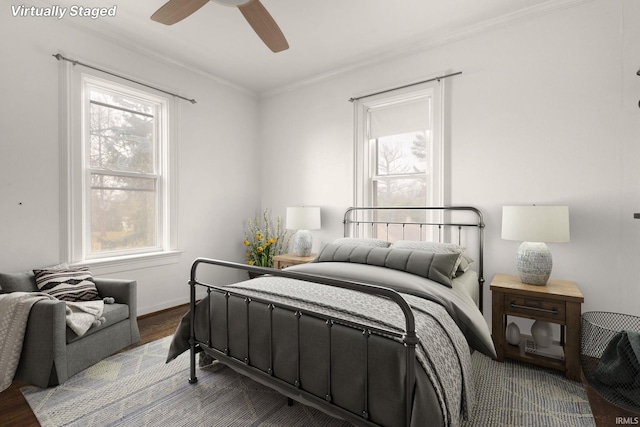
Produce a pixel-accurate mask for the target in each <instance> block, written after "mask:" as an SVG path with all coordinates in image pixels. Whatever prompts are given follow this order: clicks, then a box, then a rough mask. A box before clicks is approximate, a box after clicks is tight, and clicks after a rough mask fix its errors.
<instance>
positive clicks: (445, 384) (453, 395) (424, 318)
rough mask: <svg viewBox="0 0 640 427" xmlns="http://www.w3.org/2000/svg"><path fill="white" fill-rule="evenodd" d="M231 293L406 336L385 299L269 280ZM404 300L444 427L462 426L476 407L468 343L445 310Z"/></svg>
mask: <svg viewBox="0 0 640 427" xmlns="http://www.w3.org/2000/svg"><path fill="white" fill-rule="evenodd" d="M228 288H229V289H230V290H234V291H240V292H239V293H241V294H244V295H247V296H255V297H262V298H267V299H269V300H272V301H274V302H280V303H284V304H290V305H295V306H297V307H300V308H303V309H308V310H312V311H315V312H319V313H321V314H324V315H328V316H333V317H339V318H342V319H345V320H350V321H353V322H358V323H362V324H365V325H368V326H371V327H378V328H387V329H391V330H395V331H397V332H402V331H404V326H405V318H404V315H403V313H402V311H401V309H400V308H399V307H398V306H397V305H396V304H395V303H393V302H392V301H390V300H388V299H386V298H382V297H376V296H371V295H364V294H362V293H359V292H355V291H350V290H347V289H341V288H333V287H332V288H328V289H329V291H328V292H327V287H326V286H323V285H318V284H316V283H304V285H303V286H300V282H297V281H293V280H289V279H285V280H283V279H282V278H276V277H270V276H265V277H262V278H259V279H255V280H252V281H248V282H242V283H239V284H236V285H231V286H229V287H228ZM402 296H403V297H404V299H405V300H406V301H407V302H408V303H409V305H410V306H411V308H412V309H413V313H414V316H415V323H416V333H417V335H418V338H420V343H419V344H418V346H417V347H416V355H417V360H418V361H419V363H420V365H421V366H422V368H423V369H424V371H425V372H426V374H427V376H428V378H429V380H430V381H431V383H432V384H433V386H434V390H435V392H436V394H437V397H438V401H439V404H440V408H441V409H442V413H443V416H444V418H445V419H444V420H443V425H446V426H456V425H458V424H459V423H460V414H461V413H462V415H463V416H464V417H465V418H468V416H469V414H470V411H471V409H472V407H473V405H474V403H475V395H474V391H473V376H472V374H473V372H472V368H471V356H470V352H469V346H468V344H467V341H466V339H465V337H464V335H463V334H462V332H461V331H460V329H459V328H458V326H457V325H456V324H455V322H454V321H453V319H452V318H451V316H449V314H448V313H447V311H446V310H445V309H444V308H443V307H442V306H440V305H439V304H437V303H434V302H432V301H428V300H425V299H422V298H418V297H414V296H411V295H402ZM373 314H374V315H375V318H374V317H372V315H373ZM426 343H428V344H426ZM454 355H455V356H454ZM452 356H454V357H452Z"/></svg>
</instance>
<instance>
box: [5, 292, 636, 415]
mask: <svg viewBox="0 0 640 427" xmlns="http://www.w3.org/2000/svg"><path fill="white" fill-rule="evenodd" d="M187 310H188V304H185V305H181V306H178V307H174V308H170V309H167V310H163V311H159V312H157V313H152V314H149V315H145V316H141V317H139V318H138V327H139V328H140V337H141V340H140V342H139V343H137V344H134V345H133V346H131V347H128V348H125V349H124V350H122V351H126V350H128V349H130V348H133V347H137V346H140V345H144V344H146V343H148V342H151V341H155V340H157V339H160V338H163V337H166V336H169V335H171V334H173V332H174V331H175V329H176V326H177V325H178V323H179V322H180V319H181V318H182V316H183V315H184V313H186V311H187ZM583 383H584V379H583ZM24 385H25V384H23V383H13V384H12V385H11V387H9V388H8V389H7V390H5V391H3V392H2V393H0V427H39V426H40V424H39V423H38V420H37V419H36V417H35V416H34V415H33V412H32V411H31V408H30V407H29V404H28V403H27V402H26V400H25V399H24V397H23V396H22V393H21V392H20V387H23V386H24ZM585 389H586V391H587V395H588V396H589V403H590V404H591V410H592V411H593V415H594V418H595V420H596V425H597V427H610V426H618V425H621V424H638V423H639V422H640V421H638V420H640V418H636V417H640V414H637V413H632V412H629V411H624V410H622V409H620V408H617V407H615V406H613V405H611V404H610V403H608V402H607V401H605V400H603V399H601V398H600V397H599V396H598V395H597V394H596V393H595V392H594V391H593V389H591V387H589V385H588V384H587V385H585ZM625 421H626V422H625ZM634 421H635V422H634ZM491 427H493V426H491ZM534 427H535V426H534Z"/></svg>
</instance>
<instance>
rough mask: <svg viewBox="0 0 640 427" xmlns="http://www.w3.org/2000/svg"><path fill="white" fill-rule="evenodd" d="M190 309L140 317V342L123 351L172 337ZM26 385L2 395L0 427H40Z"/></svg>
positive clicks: (176, 309) (182, 308)
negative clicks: (23, 389) (30, 404)
mask: <svg viewBox="0 0 640 427" xmlns="http://www.w3.org/2000/svg"><path fill="white" fill-rule="evenodd" d="M188 309H189V307H188V304H185V305H180V306H178V307H174V308H170V309H167V310H162V311H159V312H157V313H152V314H149V315H145V316H140V317H139V318H138V327H139V329H140V342H139V343H137V344H134V345H132V346H130V347H127V348H125V349H123V350H122V351H126V350H128V349H131V348H134V347H137V346H140V345H144V344H146V343H148V342H151V341H155V340H157V339H160V338H163V337H166V336H169V335H172V334H173V333H174V331H175V329H176V326H178V323H179V322H180V319H181V318H182V316H183V315H184V313H186V312H187V310H188ZM25 385H26V384H24V383H17V382H14V383H13V384H11V387H9V388H8V389H6V390H5V391H3V392H2V393H0V427H40V423H38V420H37V419H36V417H35V415H33V411H31V408H30V407H29V404H28V403H27V401H26V400H25V399H24V397H23V396H22V393H21V392H20V387H24V386H25Z"/></svg>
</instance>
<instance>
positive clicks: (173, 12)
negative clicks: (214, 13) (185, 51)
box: [151, 0, 209, 25]
mask: <svg viewBox="0 0 640 427" xmlns="http://www.w3.org/2000/svg"><path fill="white" fill-rule="evenodd" d="M207 3H209V0H169V1H168V2H166V3H165V4H164V6H162V7H161V8H160V9H158V10H156V13H154V14H153V15H151V19H152V20H153V21H156V22H160V23H161V24H165V25H172V24H175V23H176V22H179V21H182V20H183V19H184V18H186V17H187V16H189V15H191V14H192V13H193V12H195V11H196V10H198V9H200V8H201V7H202V6H204V5H205V4H207Z"/></svg>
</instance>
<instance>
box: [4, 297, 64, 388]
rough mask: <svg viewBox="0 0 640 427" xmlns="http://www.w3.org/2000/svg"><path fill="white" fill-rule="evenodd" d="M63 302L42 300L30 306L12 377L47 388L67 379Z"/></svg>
mask: <svg viewBox="0 0 640 427" xmlns="http://www.w3.org/2000/svg"><path fill="white" fill-rule="evenodd" d="M65 313H66V306H65V303H64V302H63V301H54V300H42V301H38V302H37V303H36V304H34V305H33V307H32V308H31V312H30V313H29V321H28V322H27V329H26V331H25V335H24V343H23V346H22V355H21V356H20V364H19V365H18V370H17V372H16V375H15V379H16V380H19V381H25V382H28V383H30V384H34V385H36V386H38V387H43V388H44V387H48V386H49V385H51V384H57V383H58V379H61V380H62V381H64V380H65V379H66V378H67V376H68V375H67V349H66V346H67V341H66V329H67V323H66V319H65Z"/></svg>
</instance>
